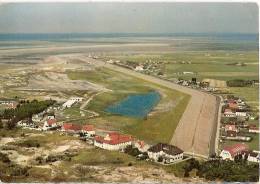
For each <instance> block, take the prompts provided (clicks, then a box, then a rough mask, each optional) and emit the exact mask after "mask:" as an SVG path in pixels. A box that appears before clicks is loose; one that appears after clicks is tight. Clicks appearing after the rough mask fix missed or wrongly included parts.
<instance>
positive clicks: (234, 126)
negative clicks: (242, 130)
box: [225, 125, 239, 132]
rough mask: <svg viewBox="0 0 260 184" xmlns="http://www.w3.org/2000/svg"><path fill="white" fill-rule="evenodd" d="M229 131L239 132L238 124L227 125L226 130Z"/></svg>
mask: <svg viewBox="0 0 260 184" xmlns="http://www.w3.org/2000/svg"><path fill="white" fill-rule="evenodd" d="M227 131H233V132H239V130H238V128H237V127H236V125H225V132H227Z"/></svg>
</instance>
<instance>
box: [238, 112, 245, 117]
mask: <svg viewBox="0 0 260 184" xmlns="http://www.w3.org/2000/svg"><path fill="white" fill-rule="evenodd" d="M236 116H240V117H246V116H247V113H246V112H236Z"/></svg>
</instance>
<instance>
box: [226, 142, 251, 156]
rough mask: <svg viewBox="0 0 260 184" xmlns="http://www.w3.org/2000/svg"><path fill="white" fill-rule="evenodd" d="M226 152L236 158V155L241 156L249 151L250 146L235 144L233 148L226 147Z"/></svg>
mask: <svg viewBox="0 0 260 184" xmlns="http://www.w3.org/2000/svg"><path fill="white" fill-rule="evenodd" d="M223 150H225V151H228V152H229V153H230V154H231V156H232V157H233V156H235V155H236V154H239V153H241V152H244V151H248V146H247V145H246V144H234V145H232V146H226V147H224V149H223Z"/></svg>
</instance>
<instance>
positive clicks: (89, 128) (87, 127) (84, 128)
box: [82, 125, 94, 132]
mask: <svg viewBox="0 0 260 184" xmlns="http://www.w3.org/2000/svg"><path fill="white" fill-rule="evenodd" d="M82 130H85V131H87V132H88V131H94V125H84V126H83V127H82Z"/></svg>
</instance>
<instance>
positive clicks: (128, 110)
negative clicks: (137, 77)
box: [105, 91, 161, 118]
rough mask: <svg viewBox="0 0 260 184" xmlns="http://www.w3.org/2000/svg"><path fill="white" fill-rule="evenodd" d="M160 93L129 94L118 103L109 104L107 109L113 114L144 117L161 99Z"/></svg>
mask: <svg viewBox="0 0 260 184" xmlns="http://www.w3.org/2000/svg"><path fill="white" fill-rule="evenodd" d="M160 98H161V97H160V94H159V93H158V92H156V91H153V92H149V93H142V94H134V95H129V96H128V97H126V98H125V99H123V100H121V101H120V102H118V103H115V104H113V105H110V106H108V107H107V108H106V109H105V111H106V112H108V113H111V114H116V115H122V116H129V117H134V118H144V117H146V116H147V114H148V113H149V112H150V111H151V110H152V109H153V107H154V106H155V105H156V104H157V103H158V102H159V101H160Z"/></svg>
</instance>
